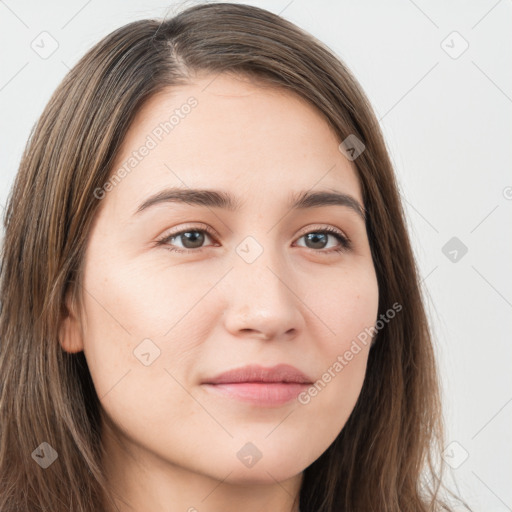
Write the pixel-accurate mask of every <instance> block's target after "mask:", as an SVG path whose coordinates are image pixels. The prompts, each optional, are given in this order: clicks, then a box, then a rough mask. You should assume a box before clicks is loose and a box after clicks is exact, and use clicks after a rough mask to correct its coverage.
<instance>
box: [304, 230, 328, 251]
mask: <svg viewBox="0 0 512 512" xmlns="http://www.w3.org/2000/svg"><path fill="white" fill-rule="evenodd" d="M306 239H307V240H308V241H313V243H314V244H315V243H317V242H318V239H323V240H322V242H323V243H320V245H321V247H316V246H315V247H312V249H323V247H324V246H325V244H326V243H327V235H326V234H325V233H309V234H308V235H307V236H306Z"/></svg>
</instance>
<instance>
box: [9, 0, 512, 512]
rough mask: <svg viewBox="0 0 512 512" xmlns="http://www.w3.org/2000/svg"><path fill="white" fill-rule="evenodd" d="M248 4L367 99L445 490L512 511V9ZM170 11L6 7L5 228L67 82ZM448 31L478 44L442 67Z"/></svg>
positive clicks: (400, 1) (505, 4)
mask: <svg viewBox="0 0 512 512" xmlns="http://www.w3.org/2000/svg"><path fill="white" fill-rule="evenodd" d="M246 3H251V4H253V5H257V6H260V7H264V8H266V9H268V10H270V11H272V12H275V13H277V14H279V13H280V14H281V15H282V16H284V17H286V18H287V19H289V20H290V21H292V22H294V23H296V24H297V25H299V26H300V27H302V28H304V29H306V30H307V31H309V32H311V33H312V34H313V35H315V36H316V37H317V38H319V39H320V40H322V41H323V42H325V43H326V44H327V45H328V46H330V47H331V48H332V49H333V50H334V51H335V52H336V53H337V54H338V56H340V57H341V58H342V59H343V60H344V62H345V63H346V64H347V65H348V67H349V68H350V69H351V70H352V71H353V72H354V74H355V75H356V77H357V79H358V80H359V81H360V83H361V85H362V86H363V88H364V90H365V92H366V93H367V95H368V96H369V98H370V101H371V102H372V104H373V106H374V108H375V110H376V113H377V115H378V117H379V119H380V120H381V125H382V129H383V131H384V134H385V137H386V140H387V144H388V147H389V151H390V153H391V156H392V159H393V162H394V165H395V168H396V172H397V175H398V179H399V183H400V188H401V193H402V196H403V199H404V204H405V207H406V210H407V213H408V222H409V229H410V233H411V237H412V241H413V244H414V250H415V253H416V257H417V259H418V264H419V267H420V269H421V274H422V276H423V279H424V281H423V285H424V287H425V294H426V296H427V300H428V309H429V314H430V316H431V320H432V325H433V328H434V333H435V335H436V351H437V353H438V358H439V365H440V368H441V373H442V380H443V396H444V410H445V418H446V423H447V444H449V443H450V442H456V443H458V444H452V445H451V446H449V447H448V449H447V452H446V455H447V458H448V460H450V461H451V464H452V465H453V466H458V467H457V468H456V469H455V468H454V469H453V470H452V471H451V478H452V479H453V480H448V481H447V483H448V484H449V485H450V486H451V488H452V489H454V490H457V488H458V489H459V491H460V493H461V494H462V495H463V496H464V497H465V498H466V500H468V501H469V503H470V504H471V505H472V507H473V508H474V510H475V511H479V510H482V511H486V512H492V511H494V512H504V511H507V510H508V511H512V485H511V483H512V442H511V441H512V439H511V437H512V436H511V434H512V373H511V371H510V370H511V362H512V343H511V341H512V336H511V334H512V314H511V313H512V272H510V262H511V261H512V241H511V238H512V236H511V235H512V230H511V224H512V223H511V220H512V172H511V163H512V154H511V152H512V151H511V147H512V59H511V57H512V30H511V28H512V24H511V22H512V3H511V1H510V0H500V1H496V0H481V1H474V2H462V1H452V2H442V1H440V0H436V1H430V2H427V1H426V0H417V1H416V2H413V1H412V0H392V1H387V2H378V1H377V0H374V1H368V0H366V1H359V2H356V1H352V2H347V1H338V2H335V1H334V0H332V1H328V0H322V1H315V2H311V1H310V2H308V1H307V0H292V1H291V2H290V0H273V1H257V2H254V1H253V2H251V1H248V2H246ZM192 4H193V2H187V3H186V4H185V5H192ZM173 5H174V6H176V4H171V3H169V2H157V1H145V2H142V1H141V0H130V1H126V0H125V1H121V0H108V1H101V2H100V1H99V0H89V1H86V0H71V1H67V2H64V1H63V0H62V1H52V2H44V3H42V2H38V1H35V0H32V1H29V0H24V1H18V2H15V1H14V0H0V48H1V49H2V50H1V55H0V59H1V60H0V108H1V117H0V119H1V122H0V141H1V151H2V159H1V167H0V205H1V208H0V210H1V213H3V207H4V205H5V203H6V199H7V196H8V193H9V189H10V187H11V184H12V182H13V179H14V175H15V173H16V170H17V167H18V165H19V161H20V158H21V152H22V150H23V147H24V145H25V143H26V140H27V138H28V135H29V132H30V129H31V127H32V126H33V124H34V123H35V121H36V119H37V118H38V116H39V115H40V113H41V112H42V110H43V107H44V105H45V104H46V102H47V101H48V99H49V97H50V95H51V93H52V92H53V91H54V89H55V88H56V87H57V85H58V84H59V82H60V81H61V80H62V78H63V77H64V75H65V74H66V72H67V71H68V69H69V68H70V67H72V66H73V65H74V64H75V63H76V62H77V60H78V59H79V58H80V57H81V56H82V55H83V54H84V53H85V52H86V51H87V50H88V49H89V48H90V47H91V46H92V45H93V44H94V43H96V42H97V41H99V40H100V39H101V38H102V37H103V36H105V35H106V34H107V33H109V32H111V31H112V30H114V29H116V28H118V27H120V26H121V25H124V24H126V23H128V22H130V21H133V20H136V19H140V18H147V17H161V16H164V15H166V14H167V15H168V16H169V15H171V14H172V12H173V10H172V9H173V8H172V6H173ZM169 6H171V9H169ZM174 8H175V7H174ZM43 31H47V32H48V33H49V34H51V36H52V37H53V38H54V39H55V40H56V41H57V42H58V45H59V46H58V48H57V50H56V51H55V52H54V53H53V54H52V55H51V56H50V57H48V58H47V59H43V58H41V57H40V56H39V55H38V54H37V53H36V52H35V51H34V50H33V49H32V48H31V44H32V42H33V41H34V40H35V41H36V43H37V41H38V40H39V39H38V37H39V35H40V34H41V32H43ZM453 31H456V32H458V33H459V34H460V36H461V37H462V38H464V40H465V41H466V42H467V44H469V47H468V48H467V50H466V51H465V52H464V53H462V54H461V55H460V56H458V57H457V58H452V57H451V56H450V55H449V54H448V53H447V52H446V51H445V49H446V50H448V51H450V52H451V53H452V55H456V54H457V53H458V52H459V51H460V50H461V49H463V46H462V45H463V44H464V43H463V41H462V39H460V38H458V37H459V36H457V35H455V36H454V35H453V34H452V32H453ZM450 34H452V35H450ZM448 36H449V37H448ZM447 37H448V38H447ZM443 41H445V42H444V43H443ZM449 47H451V49H450V48H449ZM452 237H457V238H458V239H459V240H460V241H461V242H462V243H463V244H464V245H465V246H466V247H467V248H468V252H467V253H466V254H465V255H464V256H462V257H461V256H460V255H461V252H460V251H459V252H458V253H457V254H458V255H457V261H456V262H453V261H451V260H450V259H449V257H447V256H445V254H444V253H443V252H442V248H443V247H444V245H445V244H446V243H447V242H448V241H449V240H450V239H451V238H452ZM450 250H451V249H450ZM445 252H448V251H445ZM453 254H454V253H452V256H451V257H454V256H453ZM507 261H508V262H509V263H508V264H506V262H507ZM425 392H428V390H425ZM466 452H467V454H468V456H467V459H466V460H463V458H464V456H465V453H466ZM450 457H451V458H450ZM462 461H463V462H462ZM459 464H460V465H459Z"/></svg>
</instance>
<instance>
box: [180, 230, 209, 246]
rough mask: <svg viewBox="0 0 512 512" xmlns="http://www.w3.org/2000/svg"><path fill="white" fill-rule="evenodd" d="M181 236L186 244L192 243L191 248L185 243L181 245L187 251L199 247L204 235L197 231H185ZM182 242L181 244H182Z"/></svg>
mask: <svg viewBox="0 0 512 512" xmlns="http://www.w3.org/2000/svg"><path fill="white" fill-rule="evenodd" d="M181 236H182V237H184V240H186V241H187V242H190V241H192V245H191V246H190V245H187V243H183V245H184V246H185V247H186V248H187V249H195V248H197V247H201V245H202V243H203V241H204V235H203V234H202V233H200V232H199V231H187V232H186V233H183V234H182V235H181ZM184 240H182V242H184Z"/></svg>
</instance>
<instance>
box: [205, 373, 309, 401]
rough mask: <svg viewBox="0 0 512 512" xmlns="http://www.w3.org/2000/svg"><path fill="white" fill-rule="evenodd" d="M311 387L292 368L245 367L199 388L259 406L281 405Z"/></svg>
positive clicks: (304, 376)
mask: <svg viewBox="0 0 512 512" xmlns="http://www.w3.org/2000/svg"><path fill="white" fill-rule="evenodd" d="M311 384H312V379H311V378H309V377H308V376H307V375H305V374H304V373H302V372H301V371H300V370H298V369H297V368H295V367H294V366H290V365H288V364H279V365H276V366H273V367H271V368H266V367H264V366H259V365H249V366H244V367H242V368H235V369H234V370H229V371H227V372H224V373H221V374H220V375H217V376H216V377H213V378H211V379H207V380H205V381H204V382H203V383H202V385H203V386H204V387H205V388H206V389H208V390H210V391H212V392H214V393H217V394H220V395H222V396H224V397H227V398H234V399H238V400H242V401H245V402H250V403H252V404H255V405H259V406H263V407H272V406H279V405H283V404H285V403H287V402H289V401H291V400H293V399H295V398H296V397H297V395H299V394H300V393H301V392H302V391H304V390H305V389H306V388H307V387H309V386H310V385H311Z"/></svg>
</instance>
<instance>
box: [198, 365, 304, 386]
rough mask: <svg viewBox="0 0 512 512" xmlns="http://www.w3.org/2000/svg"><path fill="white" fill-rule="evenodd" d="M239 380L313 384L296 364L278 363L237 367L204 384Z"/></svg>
mask: <svg viewBox="0 0 512 512" xmlns="http://www.w3.org/2000/svg"><path fill="white" fill-rule="evenodd" d="M237 382H238V383H240V382H291V383H300V384H311V382H312V381H311V379H310V378H309V377H308V376H307V375H305V374H304V373H302V372H301V371H300V370H298V369H297V368H295V367H294V366H291V365H289V364H278V365H276V366H272V367H271V368H266V367H264V366H259V365H249V366H243V367H241V368H235V369H233V370H229V371H227V372H224V373H221V374H219V375H217V376H216V377H213V378H211V379H208V380H206V381H205V382H204V384H229V383H237Z"/></svg>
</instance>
